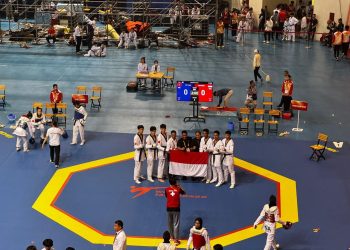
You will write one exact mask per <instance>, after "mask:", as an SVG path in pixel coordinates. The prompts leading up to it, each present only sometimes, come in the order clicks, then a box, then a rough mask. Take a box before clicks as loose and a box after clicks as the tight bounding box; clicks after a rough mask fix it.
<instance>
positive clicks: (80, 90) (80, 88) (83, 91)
mask: <svg viewBox="0 0 350 250" xmlns="http://www.w3.org/2000/svg"><path fill="white" fill-rule="evenodd" d="M86 90H87V87H86V86H82V85H81V86H76V87H75V92H76V93H77V94H84V95H86Z"/></svg>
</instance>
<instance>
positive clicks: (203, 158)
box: [169, 150, 208, 177]
mask: <svg viewBox="0 0 350 250" xmlns="http://www.w3.org/2000/svg"><path fill="white" fill-rule="evenodd" d="M207 166H208V152H186V151H181V150H171V151H170V158H169V173H170V174H173V175H181V176H193V177H206V176H207Z"/></svg>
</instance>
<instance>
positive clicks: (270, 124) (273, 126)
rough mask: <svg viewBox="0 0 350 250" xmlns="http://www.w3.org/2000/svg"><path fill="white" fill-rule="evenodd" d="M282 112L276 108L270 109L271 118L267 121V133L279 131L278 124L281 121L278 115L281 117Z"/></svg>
mask: <svg viewBox="0 0 350 250" xmlns="http://www.w3.org/2000/svg"><path fill="white" fill-rule="evenodd" d="M280 115H281V112H280V111H279V110H276V109H272V110H270V111H269V120H268V121H267V133H268V134H270V133H276V134H277V133H278V124H279V121H278V120H277V117H280Z"/></svg>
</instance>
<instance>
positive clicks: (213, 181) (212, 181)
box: [209, 179, 218, 183]
mask: <svg viewBox="0 0 350 250" xmlns="http://www.w3.org/2000/svg"><path fill="white" fill-rule="evenodd" d="M217 181H218V180H214V179H213V180H211V181H210V182H209V183H215V182H217Z"/></svg>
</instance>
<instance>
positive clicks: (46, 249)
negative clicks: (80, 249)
mask: <svg viewBox="0 0 350 250" xmlns="http://www.w3.org/2000/svg"><path fill="white" fill-rule="evenodd" d="M42 245H43V248H42V250H55V248H54V246H53V240H52V239H45V240H44V241H43V243H42ZM26 250H39V249H38V248H37V247H36V246H35V245H34V244H32V245H29V246H28V247H27V248H26ZM66 250H75V248H74V247H67V248H66Z"/></svg>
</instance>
